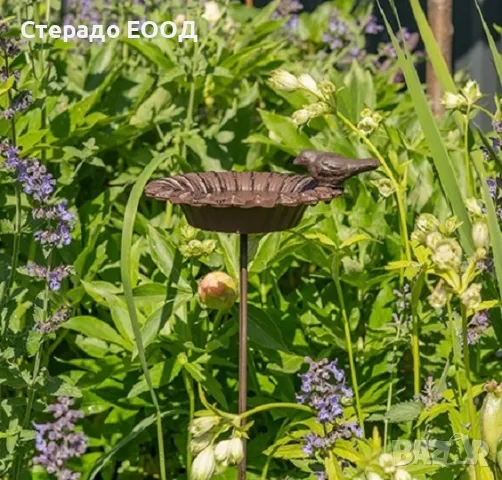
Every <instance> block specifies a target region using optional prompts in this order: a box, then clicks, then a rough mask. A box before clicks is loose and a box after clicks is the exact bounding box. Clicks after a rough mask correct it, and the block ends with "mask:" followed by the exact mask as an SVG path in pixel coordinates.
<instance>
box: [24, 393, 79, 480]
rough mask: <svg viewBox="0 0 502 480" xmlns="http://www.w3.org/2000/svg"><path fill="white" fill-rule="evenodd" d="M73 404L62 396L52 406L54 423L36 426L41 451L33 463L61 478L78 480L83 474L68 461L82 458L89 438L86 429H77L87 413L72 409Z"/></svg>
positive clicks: (36, 442) (39, 450)
mask: <svg viewBox="0 0 502 480" xmlns="http://www.w3.org/2000/svg"><path fill="white" fill-rule="evenodd" d="M72 405H73V400H72V399H71V398H69V397H58V401H57V403H55V404H53V405H49V407H48V409H49V411H50V412H52V414H53V416H54V419H55V420H54V422H50V423H44V424H34V425H33V426H34V427H35V430H36V431H37V435H36V437H35V449H36V450H37V452H38V455H37V456H35V457H34V458H33V463H34V464H35V465H41V466H42V467H44V468H45V470H46V471H47V473H48V474H50V475H54V476H55V477H56V479H57V480H78V479H79V478H80V473H77V472H73V471H72V470H70V469H69V468H68V467H66V465H65V464H66V462H67V460H70V459H72V458H79V457H81V456H82V455H83V454H84V453H85V452H86V450H87V443H88V441H87V437H86V436H85V435H84V433H83V432H75V423H76V422H77V421H78V420H79V419H81V418H83V417H84V414H83V412H82V411H80V410H72V409H71V406H72Z"/></svg>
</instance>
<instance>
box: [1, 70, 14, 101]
mask: <svg viewBox="0 0 502 480" xmlns="http://www.w3.org/2000/svg"><path fill="white" fill-rule="evenodd" d="M12 85H14V75H11V76H10V77H9V78H8V79H7V80H5V82H3V83H2V84H1V85H0V97H1V96H2V95H5V94H6V93H7V92H8V91H9V90H10V89H11V88H12Z"/></svg>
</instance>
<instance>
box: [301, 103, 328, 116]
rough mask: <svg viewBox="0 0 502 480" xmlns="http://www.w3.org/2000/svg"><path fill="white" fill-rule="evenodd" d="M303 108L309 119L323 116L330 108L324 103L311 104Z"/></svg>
mask: <svg viewBox="0 0 502 480" xmlns="http://www.w3.org/2000/svg"><path fill="white" fill-rule="evenodd" d="M304 108H305V110H307V111H308V112H309V114H310V118H311V119H312V118H315V117H320V116H321V115H324V114H325V113H328V112H329V111H330V107H329V105H328V104H327V103H326V102H317V103H312V104H310V105H307V106H306V107H304Z"/></svg>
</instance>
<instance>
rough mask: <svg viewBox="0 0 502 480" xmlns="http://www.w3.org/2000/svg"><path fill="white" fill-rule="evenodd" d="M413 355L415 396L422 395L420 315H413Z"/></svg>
mask: <svg viewBox="0 0 502 480" xmlns="http://www.w3.org/2000/svg"><path fill="white" fill-rule="evenodd" d="M412 322H413V324H412V334H411V343H412V353H413V392H414V394H415V395H418V394H419V393H420V343H419V342H420V341H419V338H418V336H419V331H420V319H419V318H418V315H416V314H415V313H413V315H412Z"/></svg>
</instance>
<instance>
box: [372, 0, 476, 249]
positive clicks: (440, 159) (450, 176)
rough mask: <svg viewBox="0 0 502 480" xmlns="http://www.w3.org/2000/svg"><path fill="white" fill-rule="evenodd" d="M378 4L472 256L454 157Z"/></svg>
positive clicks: (468, 227) (464, 242) (442, 181)
mask: <svg viewBox="0 0 502 480" xmlns="http://www.w3.org/2000/svg"><path fill="white" fill-rule="evenodd" d="M378 6H379V8H380V11H381V12H382V16H383V19H384V21H385V25H386V27H387V32H388V33H389V35H390V37H391V41H392V44H393V46H394V49H395V50H396V53H397V56H398V62H399V66H400V67H401V69H402V70H403V73H404V76H405V79H406V85H407V86H408V91H409V93H410V96H411V98H412V100H413V106H414V108H415V112H416V113H417V116H418V119H419V121H420V125H421V126H422V130H423V133H424V137H425V141H426V142H427V145H428V146H429V149H430V151H431V154H432V158H433V160H434V164H435V166H436V170H437V172H438V174H439V178H440V180H441V184H442V186H443V189H444V192H445V196H446V198H447V199H448V201H449V203H450V205H451V207H452V209H453V213H454V214H455V215H456V216H457V218H458V219H459V221H460V222H461V223H462V224H461V226H460V227H459V233H460V240H461V243H462V246H463V248H464V250H465V251H466V253H467V254H468V255H471V254H472V253H473V252H474V245H473V241H472V236H471V221H470V218H469V215H468V213H467V209H466V207H465V204H464V199H463V197H462V193H461V190H460V187H459V185H458V182H457V179H456V175H455V171H454V170H453V166H452V159H451V157H450V154H449V153H448V149H447V148H446V145H445V143H444V142H443V139H442V137H441V132H440V131H439V128H438V126H437V124H436V120H435V119H434V115H433V113H432V111H431V109H430V107H429V103H428V101H427V98H426V96H425V94H424V92H423V89H422V84H421V83H420V78H419V77H418V73H417V71H416V68H415V65H414V64H413V61H412V60H411V58H410V57H409V55H408V54H407V53H406V52H404V51H403V50H402V48H401V46H400V43H399V41H398V39H397V38H396V35H395V34H394V33H393V30H392V27H391V26H390V23H389V21H388V19H387V16H386V14H385V12H384V10H383V9H382V6H381V4H380V1H378Z"/></svg>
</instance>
